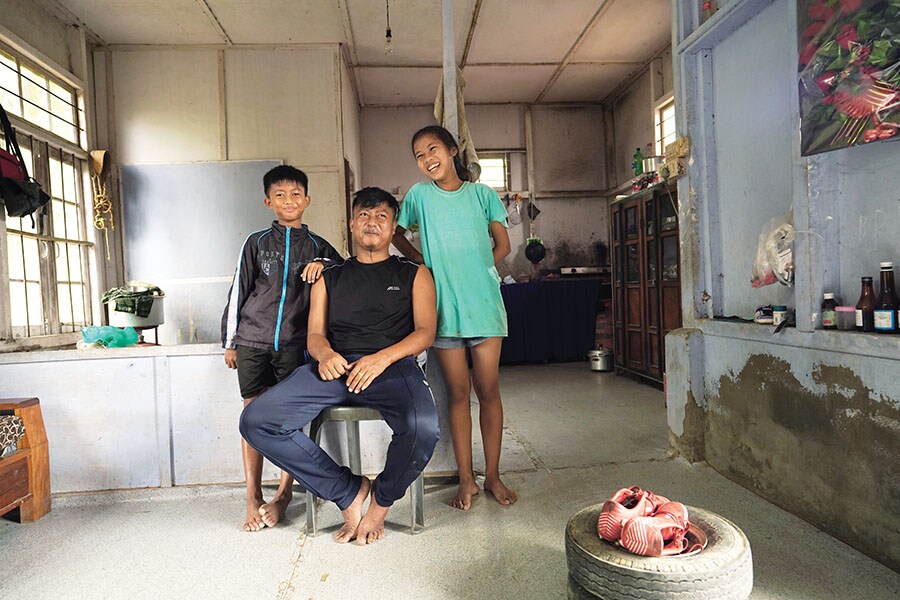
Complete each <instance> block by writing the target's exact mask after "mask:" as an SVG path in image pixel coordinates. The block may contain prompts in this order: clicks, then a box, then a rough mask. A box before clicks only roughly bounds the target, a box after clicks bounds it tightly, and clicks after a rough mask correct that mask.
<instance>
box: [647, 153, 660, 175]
mask: <svg viewBox="0 0 900 600" xmlns="http://www.w3.org/2000/svg"><path fill="white" fill-rule="evenodd" d="M662 160H663V157H662V156H646V157H644V162H643V167H644V173H655V172H656V171H658V170H659V166H660V165H661V164H662Z"/></svg>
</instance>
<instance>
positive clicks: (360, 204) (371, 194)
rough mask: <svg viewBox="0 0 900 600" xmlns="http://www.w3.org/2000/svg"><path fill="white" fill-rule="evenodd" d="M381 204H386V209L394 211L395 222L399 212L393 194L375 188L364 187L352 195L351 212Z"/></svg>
mask: <svg viewBox="0 0 900 600" xmlns="http://www.w3.org/2000/svg"><path fill="white" fill-rule="evenodd" d="M382 204H387V205H388V208H390V209H391V210H392V211H394V220H395V221H396V220H397V214H398V213H399V212H400V203H399V202H397V199H396V198H394V196H393V194H391V193H390V192H387V191H385V190H383V189H381V188H377V187H366V188H363V189H361V190H359V191H358V192H356V193H355V194H353V207H352V208H353V210H354V211H356V209H357V208H375V207H376V206H380V205H382Z"/></svg>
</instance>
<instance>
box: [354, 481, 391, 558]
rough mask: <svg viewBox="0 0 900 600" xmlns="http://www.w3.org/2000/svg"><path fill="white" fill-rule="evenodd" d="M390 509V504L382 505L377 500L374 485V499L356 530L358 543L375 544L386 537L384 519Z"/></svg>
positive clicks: (363, 544) (361, 544) (362, 544)
mask: <svg viewBox="0 0 900 600" xmlns="http://www.w3.org/2000/svg"><path fill="white" fill-rule="evenodd" d="M389 510H391V507H390V506H388V507H384V506H380V505H379V504H378V502H376V501H375V488H374V487H373V488H372V500H371V501H370V502H369V508H368V509H366V516H364V517H363V518H362V521H360V522H359V529H358V530H357V532H356V543H357V545H359V546H365V545H366V544H374V543H375V542H376V541H378V540H380V539H381V538H383V537H384V520H385V518H387V514H388V511H389Z"/></svg>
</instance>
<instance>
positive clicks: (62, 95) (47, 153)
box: [0, 48, 95, 342]
mask: <svg viewBox="0 0 900 600" xmlns="http://www.w3.org/2000/svg"><path fill="white" fill-rule="evenodd" d="M81 103H82V100H81V95H80V93H79V90H77V89H75V88H73V87H72V86H69V85H67V84H65V83H63V82H60V81H57V80H56V79H54V78H53V77H52V76H50V75H49V74H47V73H45V72H44V71H42V70H41V69H40V67H38V66H36V65H33V64H30V63H25V62H23V61H21V60H20V59H18V58H17V57H16V56H15V54H14V53H13V52H10V51H8V50H6V49H5V48H0V104H2V105H3V108H4V109H5V110H6V112H7V113H8V114H9V115H10V118H11V120H12V121H13V126H14V128H15V127H17V125H18V124H19V120H21V121H24V122H25V124H24V125H23V126H20V127H18V129H19V130H18V131H17V132H16V139H17V140H18V142H19V146H20V148H21V150H22V156H23V158H24V160H25V166H26V167H27V169H28V172H29V175H31V176H32V177H34V178H35V179H36V180H37V181H39V182H40V183H41V186H42V187H43V188H44V191H46V192H47V193H48V194H50V196H51V201H50V202H49V203H48V204H47V205H46V206H44V207H43V208H42V209H41V210H39V211H38V212H36V213H34V220H32V218H31V217H24V218H13V217H6V218H5V227H3V229H5V235H2V236H0V256H2V257H3V258H0V260H4V261H5V262H6V263H7V264H6V265H5V266H6V267H7V269H8V274H9V276H8V278H7V281H6V282H0V300H2V302H0V342H2V341H4V340H5V341H11V340H12V341H14V340H22V339H25V338H35V337H37V336H52V335H56V334H65V333H75V332H78V331H80V330H81V327H83V326H85V325H90V324H91V323H92V321H93V318H92V314H93V304H94V302H95V300H94V299H93V296H92V294H93V291H92V288H91V283H92V281H91V279H92V278H91V276H90V273H91V272H92V263H93V261H94V256H93V254H94V244H93V241H92V235H91V234H92V233H93V232H92V229H91V228H89V225H90V224H91V210H90V209H91V202H90V199H91V197H92V196H91V185H90V176H89V173H88V167H87V160H86V159H87V152H85V150H84V142H85V135H84V127H83V125H82V123H83V122H84V111H83V110H82V109H81V108H80V106H81ZM28 125H33V126H35V127H30V126H28ZM26 130H27V131H26ZM0 138H2V135H0ZM0 271H2V269H0Z"/></svg>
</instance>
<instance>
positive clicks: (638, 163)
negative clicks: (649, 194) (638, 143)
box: [631, 148, 644, 177]
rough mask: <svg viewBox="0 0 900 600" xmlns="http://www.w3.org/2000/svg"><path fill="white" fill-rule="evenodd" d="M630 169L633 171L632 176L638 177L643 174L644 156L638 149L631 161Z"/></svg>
mask: <svg viewBox="0 0 900 600" xmlns="http://www.w3.org/2000/svg"><path fill="white" fill-rule="evenodd" d="M631 168H632V169H633V170H634V176H635V177H638V176H639V175H642V174H643V173H644V154H643V153H642V152H641V149H640V148H638V149H637V151H636V152H635V153H634V156H633V157H632V160H631Z"/></svg>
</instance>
